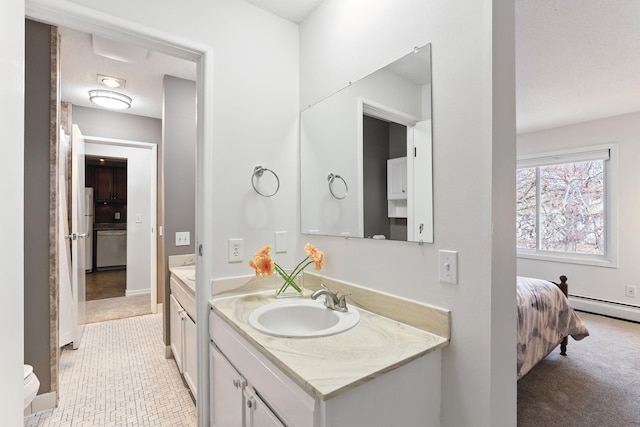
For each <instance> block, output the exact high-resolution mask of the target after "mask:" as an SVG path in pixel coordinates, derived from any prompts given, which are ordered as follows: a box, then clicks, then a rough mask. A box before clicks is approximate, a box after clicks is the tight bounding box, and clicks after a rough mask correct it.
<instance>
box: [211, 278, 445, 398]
mask: <svg viewBox="0 0 640 427" xmlns="http://www.w3.org/2000/svg"><path fill="white" fill-rule="evenodd" d="M308 295H309V292H308V291H307V296H306V298H308ZM275 300H276V299H275V297H274V292H273V289H270V290H269V291H263V292H254V293H251V294H246V293H245V294H242V295H231V296H230V295H228V294H227V295H226V296H220V297H217V298H213V299H211V300H210V301H209V305H210V307H211V308H212V309H213V310H214V312H215V313H216V314H218V315H219V316H220V317H222V319H224V320H225V321H226V322H227V323H228V324H229V325H230V326H231V327H232V328H233V329H234V330H236V331H237V332H238V333H239V334H240V335H241V336H243V337H244V338H245V339H247V340H249V342H251V343H252V344H253V345H254V346H255V347H256V349H257V350H258V351H260V352H261V353H262V354H264V355H265V356H266V357H267V358H268V359H269V360H271V361H272V362H273V363H275V364H276V365H277V366H278V367H280V368H281V369H282V370H283V371H284V372H286V373H287V374H288V375H289V376H290V377H291V378H293V379H294V381H296V382H297V383H298V385H300V386H301V387H303V388H304V389H305V390H307V391H308V392H309V393H311V394H312V395H314V396H317V397H318V398H319V399H321V400H328V399H331V398H332V397H335V396H337V395H339V394H340V393H343V392H345V391H347V390H349V389H351V388H354V387H356V386H358V385H359V384H362V383H365V382H367V381H370V380H373V379H375V378H377V377H378V376H380V375H382V374H384V373H385V372H389V371H391V370H393V369H395V368H398V367H400V366H402V365H405V364H407V363H409V362H411V361H412V360H415V359H417V358H419V357H422V356H424V355H426V354H428V353H430V352H432V351H434V350H436V349H438V348H441V347H444V346H446V345H448V344H449V340H448V338H445V337H441V336H438V335H435V334H433V333H430V332H427V331H424V330H421V329H418V328H415V327H413V326H409V325H407V324H404V323H401V322H399V321H396V320H393V319H390V318H388V317H384V316H381V315H378V314H375V313H373V312H370V311H367V310H365V309H363V308H361V307H358V310H359V311H360V315H361V316H360V322H359V323H358V325H356V326H355V327H354V328H352V329H350V330H348V331H346V332H342V333H339V334H336V335H331V336H326V337H317V338H279V337H272V336H270V335H266V334H263V333H261V332H259V331H257V330H256V329H254V328H253V327H251V326H250V325H249V320H248V319H249V315H250V313H251V311H253V309H255V308H256V307H259V306H261V305H264V304H267V303H270V302H273V301H275Z"/></svg>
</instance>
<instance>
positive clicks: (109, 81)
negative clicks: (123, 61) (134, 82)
mask: <svg viewBox="0 0 640 427" xmlns="http://www.w3.org/2000/svg"><path fill="white" fill-rule="evenodd" d="M97 81H98V83H100V84H101V85H105V86H108V87H110V88H112V89H115V88H120V89H124V85H125V83H126V82H127V81H126V80H125V79H121V78H118V77H111V76H105V75H104V74H98V79H97Z"/></svg>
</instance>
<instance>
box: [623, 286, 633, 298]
mask: <svg viewBox="0 0 640 427" xmlns="http://www.w3.org/2000/svg"><path fill="white" fill-rule="evenodd" d="M624 295H625V296H627V297H629V298H635V297H636V287H635V286H631V285H626V286H625V287H624Z"/></svg>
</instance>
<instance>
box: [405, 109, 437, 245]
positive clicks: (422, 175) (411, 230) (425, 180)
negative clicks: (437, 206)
mask: <svg viewBox="0 0 640 427" xmlns="http://www.w3.org/2000/svg"><path fill="white" fill-rule="evenodd" d="M431 145H432V144H431V120H423V121H421V122H418V123H416V125H415V126H414V127H413V149H410V150H409V152H411V151H413V154H414V155H413V157H412V160H413V162H412V163H411V169H412V172H411V173H409V174H408V176H409V177H411V178H410V180H411V182H410V186H409V194H410V195H411V197H410V199H411V201H412V202H413V206H409V218H408V220H407V231H408V236H407V238H408V240H410V241H412V242H433V208H432V206H433V201H432V194H433V174H432V172H433V162H432V152H431V150H432V148H431Z"/></svg>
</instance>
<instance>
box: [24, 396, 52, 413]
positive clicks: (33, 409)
mask: <svg viewBox="0 0 640 427" xmlns="http://www.w3.org/2000/svg"><path fill="white" fill-rule="evenodd" d="M56 400H57V396H56V392H55V391H50V392H49V393H42V394H39V395H37V396H36V397H35V398H34V399H33V401H32V402H31V404H30V405H29V406H27V407H26V408H25V410H24V416H25V417H26V416H29V415H32V414H35V413H37V412H42V411H46V410H47V409H53V408H55V407H56Z"/></svg>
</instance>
